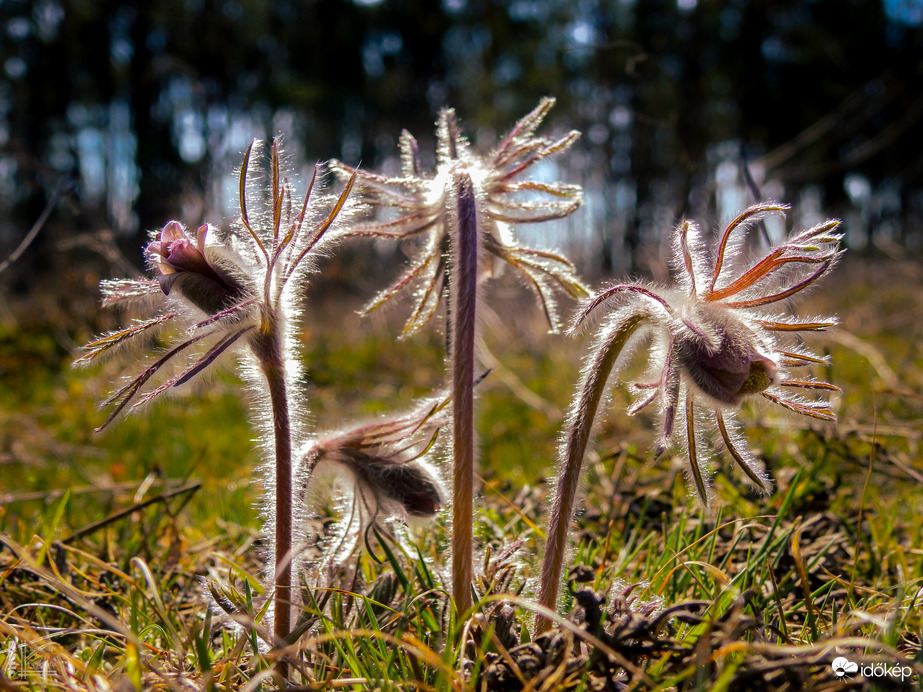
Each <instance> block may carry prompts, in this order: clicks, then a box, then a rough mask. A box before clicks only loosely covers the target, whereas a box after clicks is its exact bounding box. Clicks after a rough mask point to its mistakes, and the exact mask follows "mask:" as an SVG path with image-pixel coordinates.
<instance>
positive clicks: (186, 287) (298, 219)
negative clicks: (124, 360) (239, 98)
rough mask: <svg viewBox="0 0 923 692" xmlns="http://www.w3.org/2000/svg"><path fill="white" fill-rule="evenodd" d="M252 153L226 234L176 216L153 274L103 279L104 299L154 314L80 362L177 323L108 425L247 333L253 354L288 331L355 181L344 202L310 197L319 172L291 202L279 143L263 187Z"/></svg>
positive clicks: (117, 400)
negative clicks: (169, 367) (139, 305)
mask: <svg viewBox="0 0 923 692" xmlns="http://www.w3.org/2000/svg"><path fill="white" fill-rule="evenodd" d="M252 152H253V144H251V145H250V147H249V148H248V149H247V152H246V154H245V156H244V163H243V166H242V167H241V171H240V210H241V216H240V219H239V221H238V222H237V224H236V225H234V226H233V227H232V228H231V229H230V231H229V232H227V233H220V232H219V231H218V230H217V229H216V228H214V227H213V226H211V225H208V224H205V225H202V226H200V227H199V228H198V229H197V230H196V232H195V235H194V236H192V235H190V234H189V233H188V231H187V230H186V229H185V228H184V227H183V225H182V224H181V223H179V222H178V221H170V222H168V223H167V224H166V225H165V226H164V227H163V228H162V229H161V230H159V231H156V232H154V233H153V234H152V239H151V242H150V243H148V245H147V248H146V255H147V258H148V261H149V263H150V265H151V268H152V270H153V271H155V272H156V280H154V281H151V280H146V279H120V280H114V281H103V282H102V283H101V289H102V292H103V304H104V305H112V304H116V303H126V302H139V301H140V302H143V303H145V304H147V305H148V306H149V307H153V309H154V310H155V311H156V312H155V314H154V316H153V317H150V318H148V319H145V320H137V321H135V322H134V323H133V324H132V325H131V326H130V327H128V328H126V329H122V330H118V331H115V332H111V333H109V334H105V335H103V336H101V337H98V338H97V339H95V340H93V341H91V342H90V343H88V344H87V345H86V346H85V347H84V349H85V350H86V353H85V354H84V355H83V356H82V357H81V358H79V359H78V360H77V364H84V363H87V362H90V361H92V360H95V359H96V358H98V357H99V356H101V355H103V354H105V353H108V352H109V351H111V350H112V349H113V348H114V347H116V346H120V345H121V344H123V343H125V342H128V341H130V340H132V339H134V337H137V336H140V335H142V334H145V333H150V332H151V331H152V330H154V329H158V328H160V327H163V326H165V325H167V324H173V325H175V326H177V327H179V328H180V332H179V333H180V336H179V338H177V339H176V341H174V342H173V343H172V344H170V346H169V347H168V348H167V350H166V351H165V352H164V353H162V354H160V356H159V357H157V358H156V359H155V360H154V361H153V362H152V363H150V364H149V365H148V366H147V367H146V368H145V369H144V370H143V371H142V372H141V373H140V374H139V375H137V376H135V377H133V378H131V379H129V380H128V381H127V382H126V384H125V385H124V386H123V387H121V388H120V389H119V390H118V391H116V392H115V393H114V394H112V396H110V397H109V399H107V400H106V401H105V402H104V405H110V404H112V405H114V408H113V410H112V412H111V414H110V416H109V418H108V419H107V420H106V422H105V423H104V424H103V426H102V427H105V426H106V425H108V424H109V423H110V422H111V421H112V420H113V419H114V418H115V417H116V416H117V415H118V414H119V413H120V412H121V411H122V410H123V409H124V408H125V407H126V406H127V405H128V404H129V403H130V402H132V401H133V400H134V406H133V407H136V406H139V405H141V404H143V403H145V402H147V401H149V400H151V399H152V398H154V397H155V396H157V395H158V394H161V393H162V392H165V391H166V390H168V389H169V388H171V387H176V386H179V385H181V384H184V383H185V382H187V381H189V380H190V379H192V378H193V377H194V376H195V375H197V374H199V373H200V372H202V371H203V370H205V369H206V368H207V367H208V366H209V365H211V364H212V363H213V362H215V360H216V359H217V358H218V357H219V356H220V355H221V354H222V353H224V352H225V351H227V350H228V349H229V348H230V347H231V346H233V345H234V344H235V343H237V342H238V341H239V340H240V339H241V337H243V336H245V335H246V336H247V337H248V338H247V343H248V344H249V345H250V347H251V348H252V349H254V351H255V352H256V350H259V349H263V348H265V343H264V341H265V340H264V339H263V338H262V335H264V334H266V333H267V332H268V331H271V330H280V329H281V331H282V332H283V334H285V333H286V332H287V330H288V329H289V328H290V324H291V322H292V320H293V318H294V317H296V316H297V315H298V314H299V308H300V293H301V291H302V289H303V282H302V281H301V279H304V278H305V274H306V273H307V272H308V271H309V270H310V265H311V262H310V260H311V258H312V255H313V253H312V250H315V248H316V247H317V245H318V244H319V243H320V242H321V240H322V238H323V237H324V235H325V233H326V232H327V230H328V229H329V228H330V227H331V225H332V224H334V222H335V221H336V220H337V218H338V215H339V214H340V212H341V210H342V208H343V206H344V204H345V203H346V199H347V196H348V194H349V191H350V188H351V187H352V183H353V181H352V180H350V181H349V182H348V184H347V186H346V188H345V189H344V190H343V193H342V194H341V195H340V196H339V198H333V197H330V196H318V195H312V192H313V190H314V183H315V180H316V177H317V170H316V169H315V173H314V178H312V180H311V183H310V185H309V187H308V191H307V193H306V195H305V197H304V201H303V203H302V204H301V205H298V206H297V207H295V206H293V199H292V195H293V189H292V186H291V184H290V182H289V181H288V180H287V179H286V174H285V171H284V170H283V168H282V158H281V154H280V151H279V147H278V144H277V143H276V142H274V143H273V145H272V146H271V147H270V151H269V166H270V169H271V172H270V175H269V176H268V183H269V184H268V185H267V186H266V189H262V188H261V186H259V185H258V184H257V183H255V182H253V181H252V180H251V178H252V176H253V171H252V170H251V169H252V168H253V167H255V166H256V164H255V163H254V164H251V153H252ZM199 342H201V344H207V345H208V347H207V348H206V349H205V350H204V351H201V350H199V351H198V352H197V354H196V355H195V356H194V357H193V358H192V359H191V362H189V363H187V364H186V366H185V367H184V368H183V369H182V370H181V372H179V373H178V374H176V375H174V376H173V377H171V378H169V379H168V380H166V381H165V382H163V383H161V384H160V385H159V386H158V387H156V388H154V389H152V390H150V391H148V392H147V393H145V394H143V395H142V396H141V397H140V398H137V400H136V397H137V396H138V394H139V393H140V391H141V389H142V388H143V387H144V385H145V384H146V383H147V382H148V381H149V380H150V379H151V378H152V377H153V376H154V375H155V374H156V373H157V372H158V371H159V370H160V369H161V368H163V367H164V366H165V365H166V364H167V363H169V362H171V361H172V360H173V359H174V358H175V357H176V356H178V355H180V354H181V353H184V352H189V350H196V349H190V347H192V346H193V345H195V344H198V343H199ZM201 344H200V345H201ZM257 355H258V357H259V354H257Z"/></svg>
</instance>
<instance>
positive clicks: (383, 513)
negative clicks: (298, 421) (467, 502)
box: [301, 397, 448, 559]
mask: <svg viewBox="0 0 923 692" xmlns="http://www.w3.org/2000/svg"><path fill="white" fill-rule="evenodd" d="M447 411H448V398H447V397H438V398H435V399H429V400H426V401H424V402H422V403H421V404H420V405H418V406H417V407H416V408H414V409H413V410H412V411H410V412H409V413H405V414H401V415H398V416H394V417H389V418H384V419H382V420H379V421H375V422H373V423H367V424H365V425H360V426H358V427H356V428H353V429H351V430H345V431H335V432H329V433H321V434H319V435H318V436H317V438H316V439H314V440H311V441H309V442H308V443H307V444H306V445H305V446H304V448H303V449H302V452H301V463H302V464H303V465H304V466H305V469H304V472H303V473H302V478H304V479H306V480H307V479H313V478H323V477H333V478H334V479H335V480H336V483H337V486H338V489H339V490H340V492H341V493H342V495H343V496H344V498H345V503H344V504H345V507H344V514H345V515H346V516H345V517H344V521H343V523H342V525H341V528H340V536H341V540H340V541H339V543H338V544H337V545H335V546H334V548H333V549H331V550H330V551H328V557H329V559H335V558H343V557H346V556H347V555H348V554H349V553H351V552H352V551H353V549H354V548H355V545H356V543H357V541H359V540H360V539H361V538H363V537H365V536H366V533H367V531H368V530H369V529H370V528H371V527H373V526H377V527H379V528H380V529H382V530H384V531H389V529H388V525H389V524H391V523H393V522H395V521H398V522H403V521H407V520H428V519H432V518H433V517H435V516H436V514H437V513H438V512H439V510H440V509H441V507H442V505H443V503H444V494H443V490H442V484H441V482H440V480H439V477H438V475H437V474H436V472H435V471H434V470H433V468H432V467H431V466H430V465H429V464H428V463H427V459H428V457H429V456H430V454H431V452H432V450H433V448H434V446H435V444H436V439H437V436H438V434H439V430H440V428H441V427H442V426H443V425H445V423H446V420H447V417H448V416H447ZM307 482H313V481H310V480H308V481H307ZM306 490H307V491H308V492H307V493H306V495H305V498H306V499H305V502H306V504H308V503H309V502H310V500H309V499H308V498H309V496H310V494H311V493H310V488H306Z"/></svg>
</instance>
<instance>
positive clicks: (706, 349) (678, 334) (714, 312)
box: [576, 202, 841, 503]
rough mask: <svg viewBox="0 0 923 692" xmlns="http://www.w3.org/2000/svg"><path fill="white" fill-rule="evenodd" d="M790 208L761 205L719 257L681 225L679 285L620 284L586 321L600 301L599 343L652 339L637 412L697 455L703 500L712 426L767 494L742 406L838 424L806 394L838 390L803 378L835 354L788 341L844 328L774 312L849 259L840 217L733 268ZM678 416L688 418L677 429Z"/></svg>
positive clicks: (692, 472) (692, 466)
mask: <svg viewBox="0 0 923 692" xmlns="http://www.w3.org/2000/svg"><path fill="white" fill-rule="evenodd" d="M787 208H788V207H787V206H783V205H779V204H775V203H771V202H769V203H762V204H758V205H755V206H752V207H750V208H749V209H747V210H745V211H744V212H743V213H742V214H741V215H740V216H738V217H737V218H736V219H735V220H734V221H733V222H732V223H731V224H730V225H729V226H728V227H727V228H726V229H725V231H724V233H723V234H722V236H721V238H720V240H719V243H718V247H717V251H716V253H715V255H714V258H713V259H711V258H710V256H709V253H708V251H707V248H706V246H705V243H704V242H703V240H702V238H701V235H700V233H699V229H698V227H697V226H696V225H695V224H694V223H692V222H690V221H684V222H682V223H680V225H679V226H678V227H677V229H676V233H675V237H674V242H673V256H674V260H673V265H674V269H675V271H676V273H677V275H678V276H677V281H676V284H675V285H674V286H671V287H668V288H663V289H660V288H657V287H653V286H647V285H644V284H617V285H614V286H610V287H609V288H607V289H606V290H604V291H602V292H601V293H600V294H599V295H597V296H596V297H595V298H594V299H593V300H592V301H590V302H589V304H588V305H587V306H586V307H585V308H584V309H583V311H582V312H581V313H580V315H579V316H578V318H577V322H576V323H577V325H580V324H581V323H583V322H584V320H585V319H587V318H588V317H589V316H591V315H594V314H595V313H596V312H597V311H598V310H599V309H600V308H601V307H602V306H606V307H609V308H611V309H612V310H613V312H612V313H611V314H610V315H609V316H608V318H607V319H606V323H605V326H604V328H603V331H602V335H601V337H600V341H599V344H600V345H601V347H602V346H603V345H605V344H606V342H607V341H608V340H609V339H611V338H612V335H614V334H624V333H625V330H626V328H627V329H630V330H633V329H634V328H635V327H640V328H641V329H642V331H645V332H647V333H648V334H649V335H650V337H651V340H652V345H651V348H650V351H649V353H650V368H649V373H648V377H649V379H648V380H647V381H644V382H639V383H635V384H634V385H633V387H632V388H633V389H634V390H635V392H636V394H637V399H636V401H635V402H634V404H633V405H632V406H631V408H630V409H629V413H630V414H634V413H637V412H638V411H640V410H641V409H643V408H645V407H647V406H649V405H651V404H656V405H657V407H658V409H659V414H660V417H661V421H662V423H661V433H660V437H659V440H658V444H657V448H658V453H660V452H662V451H663V450H664V448H665V447H666V446H667V445H668V444H669V443H670V442H674V441H675V442H678V443H679V444H681V445H682V446H683V447H684V448H685V449H686V451H687V453H688V457H689V476H690V478H691V480H692V482H693V483H694V485H695V488H696V491H697V492H698V495H699V497H700V498H701V500H702V502H703V503H705V502H707V500H708V478H709V475H710V471H709V466H708V463H707V459H706V455H705V454H704V447H705V445H704V441H703V440H702V431H703V430H705V429H714V430H715V431H716V437H719V438H720V440H721V444H723V446H724V447H725V448H726V449H727V451H728V453H729V454H730V455H731V457H732V458H733V459H734V461H735V462H736V463H737V464H738V466H740V468H741V469H742V470H743V471H744V473H745V474H746V475H747V477H748V478H749V479H750V480H751V481H752V482H753V483H755V484H756V485H757V486H758V487H759V488H760V489H761V490H763V491H767V492H768V490H769V488H770V482H769V479H768V477H767V476H766V475H765V474H764V473H763V472H762V471H761V470H760V469H759V467H758V465H757V463H756V461H755V460H754V458H753V456H752V455H751V453H750V451H749V449H748V448H747V445H746V442H745V441H744V439H743V438H742V436H741V434H740V431H739V428H738V425H737V423H736V420H735V411H736V409H738V408H739V407H740V405H741V403H742V402H743V401H744V400H745V399H746V398H748V397H750V396H752V395H756V394H758V395H760V396H762V397H764V398H766V399H768V400H769V401H772V402H773V403H775V404H778V405H780V406H783V407H784V408H787V409H789V410H791V411H794V412H796V413H800V414H802V415H805V416H810V417H812V418H817V419H820V420H825V421H832V420H835V415H834V413H833V410H832V409H831V406H830V403H829V402H828V401H826V400H824V399H817V398H807V397H805V396H803V395H802V394H800V392H805V391H811V390H814V391H837V390H838V388H837V387H835V386H834V385H832V384H829V383H827V382H822V381H819V380H817V379H814V378H812V377H810V376H805V375H799V374H796V373H797V372H798V371H799V369H801V368H803V367H805V366H810V365H812V364H824V363H826V359H825V358H821V357H819V356H817V355H814V354H812V353H810V352H808V351H806V350H804V349H803V348H802V347H800V346H798V345H793V344H787V343H786V338H785V337H787V336H789V337H790V336H791V335H793V334H795V333H797V332H802V331H818V330H822V329H824V328H826V327H829V326H831V325H833V324H835V320H833V319H829V318H812V319H809V320H804V321H802V320H799V319H797V318H792V317H789V316H787V315H784V314H777V313H772V312H768V311H767V310H766V308H767V306H771V305H774V304H776V303H780V302H782V301H784V300H786V299H788V298H790V297H792V296H794V295H795V294H796V293H798V292H800V291H802V290H804V289H806V288H807V287H808V286H810V285H811V284H813V283H814V282H815V281H817V280H818V279H820V278H821V277H822V276H824V275H825V274H827V273H828V272H829V271H830V270H831V268H832V267H833V266H834V264H835V263H836V261H837V259H838V257H839V255H840V254H841V253H840V251H839V249H838V246H839V241H840V238H841V235H839V234H837V233H835V232H834V231H835V230H836V228H837V226H839V221H835V220H828V221H824V222H823V223H820V224H818V225H817V226H815V227H813V228H811V229H809V230H806V231H801V232H800V233H796V234H793V235H792V236H790V237H789V238H788V240H786V241H785V242H783V243H782V244H781V245H779V246H777V247H775V248H773V249H771V250H770V251H769V252H768V253H767V254H766V255H765V256H764V257H762V259H760V260H759V261H757V262H755V263H754V264H752V265H751V266H749V267H746V268H744V269H743V270H742V271H740V273H737V274H732V272H731V271H729V269H730V268H729V267H728V264H730V263H731V258H734V257H735V256H737V255H739V254H740V250H741V245H742V241H743V237H742V236H743V235H744V232H745V230H746V229H747V228H748V227H749V226H751V225H753V224H754V223H756V222H758V221H759V220H760V219H761V218H762V217H764V216H765V215H766V214H770V213H782V212H784V210H786V209H787ZM677 419H679V423H678V424H677Z"/></svg>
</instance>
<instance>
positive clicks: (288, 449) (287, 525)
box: [251, 321, 292, 679]
mask: <svg viewBox="0 0 923 692" xmlns="http://www.w3.org/2000/svg"><path fill="white" fill-rule="evenodd" d="M251 346H252V348H253V352H254V354H255V355H256V357H257V359H258V360H259V362H260V369H261V370H262V372H263V375H264V376H265V378H266V384H267V386H268V387H269V401H270V405H271V407H272V430H273V450H274V453H275V486H276V487H275V511H274V515H275V519H274V522H275V541H274V554H275V563H274V579H273V584H274V585H275V590H274V592H273V634H274V636H275V640H276V642H277V644H280V645H284V642H285V640H286V639H287V638H288V635H289V633H290V632H291V612H292V608H291V605H292V555H291V552H292V427H291V419H290V417H289V405H288V391H287V387H286V382H285V361H284V358H283V355H282V344H281V343H280V334H279V331H278V327H277V325H276V324H275V323H274V322H273V321H264V328H263V329H261V331H260V333H259V335H258V336H256V337H255V338H254V339H253V341H252V342H251ZM277 671H278V672H279V674H280V675H282V677H283V679H284V678H285V675H286V671H287V666H286V665H285V664H284V663H282V662H280V663H279V665H278V666H277Z"/></svg>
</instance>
